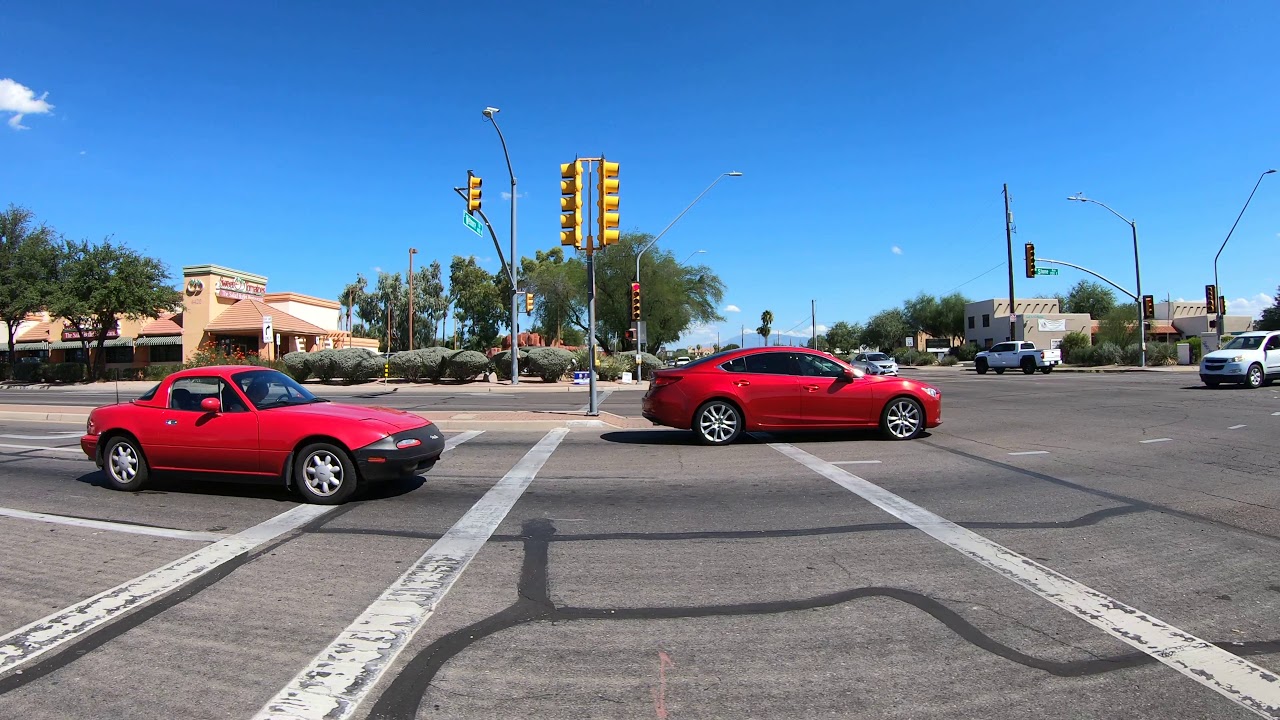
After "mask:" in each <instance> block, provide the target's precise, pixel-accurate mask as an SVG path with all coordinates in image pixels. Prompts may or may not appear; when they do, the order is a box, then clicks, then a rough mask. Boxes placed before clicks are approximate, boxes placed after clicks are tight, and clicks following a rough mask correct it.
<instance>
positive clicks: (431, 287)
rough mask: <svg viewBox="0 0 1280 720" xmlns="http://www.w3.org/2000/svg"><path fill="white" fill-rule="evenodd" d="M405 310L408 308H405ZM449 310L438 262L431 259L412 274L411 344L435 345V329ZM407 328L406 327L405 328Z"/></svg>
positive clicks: (420, 345)
mask: <svg viewBox="0 0 1280 720" xmlns="http://www.w3.org/2000/svg"><path fill="white" fill-rule="evenodd" d="M405 310H406V312H407V311H408V308H405ZM448 311H449V295H448V293H446V292H445V289H444V278H443V276H442V271H441V267H440V263H439V262H437V261H432V263H431V264H430V265H427V266H426V267H421V268H418V272H416V273H414V276H413V346H414V347H415V348H424V347H430V346H432V345H435V342H436V329H437V328H438V327H439V326H440V325H441V324H443V323H444V320H445V313H447V312H448ZM406 329H407V328H406Z"/></svg>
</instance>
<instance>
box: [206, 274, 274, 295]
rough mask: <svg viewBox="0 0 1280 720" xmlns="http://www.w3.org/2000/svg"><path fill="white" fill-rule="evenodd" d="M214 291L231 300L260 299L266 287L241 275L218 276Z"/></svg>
mask: <svg viewBox="0 0 1280 720" xmlns="http://www.w3.org/2000/svg"><path fill="white" fill-rule="evenodd" d="M214 292H215V293H216V294H217V296H218V297H221V298H230V299H232V300H260V299H262V296H263V295H264V294H266V292H267V287H266V286H265V285H259V284H257V283H252V282H249V281H248V280H245V279H244V278H242V277H219V278H218V286H217V288H216V289H215V290H214Z"/></svg>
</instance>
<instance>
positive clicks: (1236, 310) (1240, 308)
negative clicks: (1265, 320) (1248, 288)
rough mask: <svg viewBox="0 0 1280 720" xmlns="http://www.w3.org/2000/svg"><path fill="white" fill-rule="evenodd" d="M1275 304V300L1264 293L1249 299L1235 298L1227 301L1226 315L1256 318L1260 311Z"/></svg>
mask: <svg viewBox="0 0 1280 720" xmlns="http://www.w3.org/2000/svg"><path fill="white" fill-rule="evenodd" d="M1273 304H1275V298H1272V297H1271V296H1270V295H1268V294H1266V293H1258V294H1257V295H1254V296H1253V297H1250V298H1236V299H1235V300H1228V301H1227V314H1228V315H1248V316H1249V317H1251V318H1256V317H1258V316H1259V315H1261V314H1262V311H1263V310H1265V309H1267V308H1269V307H1271V306H1272V305H1273Z"/></svg>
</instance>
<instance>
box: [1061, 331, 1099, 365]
mask: <svg viewBox="0 0 1280 720" xmlns="http://www.w3.org/2000/svg"><path fill="white" fill-rule="evenodd" d="M1090 345H1091V343H1090V342H1089V336H1088V335H1086V334H1084V333H1082V332H1069V333H1067V334H1066V335H1065V336H1063V338H1062V345H1060V346H1059V348H1058V349H1059V350H1061V351H1062V360H1063V362H1069V363H1072V364H1074V365H1084V364H1085V363H1083V362H1081V361H1080V360H1079V359H1078V358H1077V355H1078V354H1079V353H1080V351H1081V350H1082V349H1084V348H1087V347H1089V346H1090ZM1081 357H1083V356H1081Z"/></svg>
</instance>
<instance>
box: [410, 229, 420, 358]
mask: <svg viewBox="0 0 1280 720" xmlns="http://www.w3.org/2000/svg"><path fill="white" fill-rule="evenodd" d="M416 252H418V251H417V250H414V249H413V248H409V350H410V351H412V350H413V254H414V253H416Z"/></svg>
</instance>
